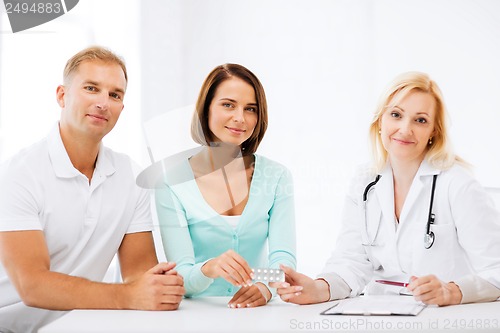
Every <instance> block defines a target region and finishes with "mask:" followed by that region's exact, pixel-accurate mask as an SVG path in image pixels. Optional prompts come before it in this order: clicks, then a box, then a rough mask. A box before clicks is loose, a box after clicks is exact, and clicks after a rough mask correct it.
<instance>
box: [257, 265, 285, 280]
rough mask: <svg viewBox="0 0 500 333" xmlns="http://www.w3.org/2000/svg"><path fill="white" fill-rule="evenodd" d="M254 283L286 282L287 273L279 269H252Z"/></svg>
mask: <svg viewBox="0 0 500 333" xmlns="http://www.w3.org/2000/svg"><path fill="white" fill-rule="evenodd" d="M252 272H253V281H254V282H285V272H283V271H282V270H281V269H278V268H252Z"/></svg>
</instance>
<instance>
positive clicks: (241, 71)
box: [191, 64, 267, 155]
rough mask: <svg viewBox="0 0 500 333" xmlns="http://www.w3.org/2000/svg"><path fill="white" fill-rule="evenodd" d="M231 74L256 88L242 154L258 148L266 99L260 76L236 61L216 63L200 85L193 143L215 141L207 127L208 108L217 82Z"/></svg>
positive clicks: (263, 132) (264, 115) (218, 83)
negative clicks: (252, 124) (250, 129)
mask: <svg viewBox="0 0 500 333" xmlns="http://www.w3.org/2000/svg"><path fill="white" fill-rule="evenodd" d="M232 77H237V78H239V79H241V80H243V81H245V82H246V83H248V84H249V85H251V86H252V87H253V89H254V91H255V99H256V103H257V124H256V125H255V129H254V131H253V133H252V135H251V136H250V137H249V138H248V139H247V140H246V141H245V142H243V143H242V144H241V151H242V154H243V155H250V154H253V153H255V152H256V151H257V147H258V146H259V144H260V142H261V141H262V138H263V137H264V134H265V133H266V129H267V101H266V94H265V93H264V88H263V87H262V84H261V83H260V81H259V79H258V78H257V77H256V76H255V75H254V74H253V73H252V72H251V71H250V70H248V69H247V68H245V67H243V66H241V65H238V64H224V65H220V66H217V67H215V68H214V69H213V70H212V71H211V72H210V74H208V76H207V78H206V79H205V81H204V82H203V85H202V86H201V90H200V94H199V95H198V100H197V101H196V109H195V111H194V114H193V119H192V122H191V137H192V138H193V140H194V141H195V142H196V143H199V144H201V145H204V146H208V145H210V143H211V142H213V141H214V138H213V133H212V132H211V131H210V129H209V127H208V111H209V108H210V104H211V103H212V99H213V98H214V95H215V92H216V91H217V88H218V87H219V85H220V84H221V83H222V82H224V81H225V80H228V79H230V78H232Z"/></svg>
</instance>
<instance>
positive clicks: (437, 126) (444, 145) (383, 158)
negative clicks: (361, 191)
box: [370, 72, 465, 172]
mask: <svg viewBox="0 0 500 333" xmlns="http://www.w3.org/2000/svg"><path fill="white" fill-rule="evenodd" d="M412 91H419V92H424V93H428V94H430V95H431V96H432V97H433V98H434V100H435V101H436V110H435V111H436V117H435V119H434V134H433V136H432V144H430V145H428V146H427V153H426V155H425V159H426V160H427V161H428V163H429V164H430V165H432V166H433V167H435V168H437V169H440V170H446V169H448V168H450V167H451V166H452V165H453V164H454V163H455V162H461V163H465V162H464V161H463V160H462V159H461V158H460V157H458V156H456V155H455V154H454V153H453V151H452V149H451V145H450V141H449V138H448V132H447V130H448V128H447V113H446V107H445V105H444V101H443V95H442V93H441V90H440V89H439V87H438V85H437V84H436V82H434V81H433V80H431V79H430V77H429V76H428V75H427V74H425V73H421V72H406V73H402V74H400V75H398V76H397V77H396V78H395V79H394V80H393V81H392V82H391V83H390V84H389V86H388V88H387V89H386V91H385V92H384V93H383V94H382V96H381V97H380V100H379V103H378V105H377V108H376V110H375V114H374V117H373V120H372V123H371V125H370V141H371V143H372V146H373V147H372V149H373V157H374V162H375V169H376V171H377V172H378V171H380V170H382V169H383V168H384V167H385V165H386V163H387V158H388V154H387V151H386V150H385V148H384V146H383V144H382V138H381V137H380V134H379V131H380V128H381V127H380V119H381V117H382V115H383V114H384V112H385V111H386V110H387V109H388V108H391V107H393V106H395V105H397V104H398V103H399V102H400V101H401V100H402V99H403V98H405V97H406V96H407V95H408V94H409V93H410V92H412Z"/></svg>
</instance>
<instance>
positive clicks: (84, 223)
mask: <svg viewBox="0 0 500 333" xmlns="http://www.w3.org/2000/svg"><path fill="white" fill-rule="evenodd" d="M135 175H136V172H135V167H134V165H133V163H132V162H131V160H130V159H129V158H128V157H127V156H126V155H123V154H118V153H115V152H113V151H112V150H110V149H108V148H105V147H104V146H103V145H101V147H100V150H99V155H98V158H97V163H96V167H95V171H94V175H93V177H92V181H91V184H90V185H89V181H88V179H87V177H86V176H85V175H83V174H82V173H80V172H79V171H78V170H77V169H75V168H74V167H73V165H72V164H71V161H70V159H69V157H68V154H67V152H66V150H65V148H64V145H63V143H62V140H61V136H60V134H59V126H55V127H54V129H53V130H52V131H51V132H50V134H49V135H48V137H47V138H46V139H44V140H42V141H40V142H38V143H37V144H34V145H33V146H31V147H29V148H27V149H25V150H23V151H21V152H20V153H18V154H17V155H16V156H14V157H13V158H12V159H11V160H10V161H9V162H8V163H6V164H5V165H3V166H2V168H1V172H0V231H13V230H42V231H43V232H44V235H45V240H46V242H47V246H48V250H49V254H50V265H51V270H52V271H56V272H61V273H65V274H70V275H74V276H79V277H84V278H87V279H90V280H93V281H100V280H102V278H103V277H104V275H105V273H106V271H107V269H108V266H109V264H110V262H111V260H112V259H113V257H114V255H115V254H116V252H117V250H118V248H119V246H120V244H121V241H122V239H123V237H124V235H125V234H127V233H135V232H141V231H151V230H152V229H153V223H152V218H151V208H150V193H149V192H148V191H147V190H144V189H141V188H139V187H138V186H137V185H136V184H135ZM26 246H29V244H26ZM44 312H48V311H46V310H40V309H33V308H28V307H26V306H25V305H24V304H23V303H22V301H21V299H20V298H19V295H18V294H17V292H16V291H15V289H14V287H13V286H12V284H11V283H10V281H9V279H8V277H7V275H6V272H5V270H4V268H3V266H2V265H1V264H0V331H1V328H2V327H5V325H6V324H5V322H6V321H8V323H9V325H10V324H12V323H16V325H17V327H18V328H17V329H18V330H19V331H28V329H29V327H31V326H26V325H24V324H22V322H25V321H29V320H30V319H28V318H30V317H29V316H31V318H33V317H37V316H38V317H39V318H33V319H34V321H36V320H41V319H42V317H45V316H47V315H49V314H44ZM12 316H15V317H17V319H16V318H14V319H12ZM49 316H52V315H49ZM9 318H10V319H9ZM21 318H22V319H21ZM18 321H19V322H18ZM2 325H4V326H2ZM19 325H21V326H19ZM35 325H36V324H35ZM7 327H9V326H7Z"/></svg>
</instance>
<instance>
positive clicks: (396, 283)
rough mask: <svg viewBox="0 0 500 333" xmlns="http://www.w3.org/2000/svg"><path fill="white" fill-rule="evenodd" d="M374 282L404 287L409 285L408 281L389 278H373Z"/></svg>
mask: <svg viewBox="0 0 500 333" xmlns="http://www.w3.org/2000/svg"><path fill="white" fill-rule="evenodd" d="M375 282H378V283H382V284H390V285H391V286H399V287H406V286H408V285H409V283H406V282H397V281H389V280H375Z"/></svg>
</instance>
